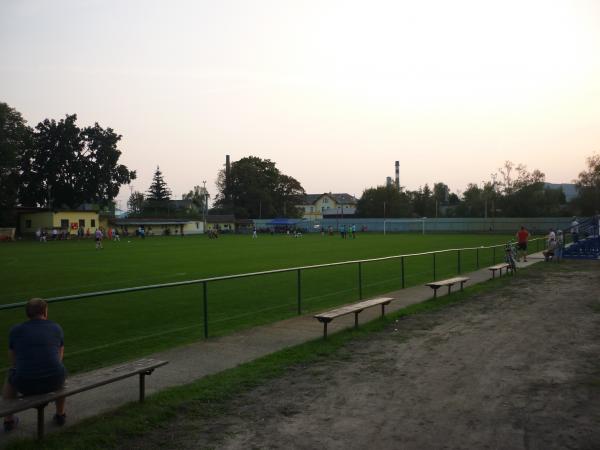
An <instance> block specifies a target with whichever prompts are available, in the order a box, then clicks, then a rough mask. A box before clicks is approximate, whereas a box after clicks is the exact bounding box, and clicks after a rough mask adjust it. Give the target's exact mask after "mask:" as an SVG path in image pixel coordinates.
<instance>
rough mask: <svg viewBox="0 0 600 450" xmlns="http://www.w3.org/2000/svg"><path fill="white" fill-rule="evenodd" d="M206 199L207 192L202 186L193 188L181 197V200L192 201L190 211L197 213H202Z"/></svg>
mask: <svg viewBox="0 0 600 450" xmlns="http://www.w3.org/2000/svg"><path fill="white" fill-rule="evenodd" d="M207 198H208V192H207V190H206V188H204V187H202V186H194V189H192V190H191V191H189V192H187V193H185V194H183V195H182V199H183V200H191V201H192V209H193V210H194V212H197V213H201V212H202V211H204V203H205V201H206V199H207Z"/></svg>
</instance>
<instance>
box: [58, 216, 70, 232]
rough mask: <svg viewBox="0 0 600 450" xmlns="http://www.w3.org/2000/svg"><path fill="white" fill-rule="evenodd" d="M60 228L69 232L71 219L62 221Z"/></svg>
mask: <svg viewBox="0 0 600 450" xmlns="http://www.w3.org/2000/svg"><path fill="white" fill-rule="evenodd" d="M60 228H61V229H62V230H68V229H69V219H60Z"/></svg>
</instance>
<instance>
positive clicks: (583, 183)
mask: <svg viewBox="0 0 600 450" xmlns="http://www.w3.org/2000/svg"><path fill="white" fill-rule="evenodd" d="M587 165H588V169H587V170H586V171H583V172H581V173H580V174H579V179H578V181H577V182H576V186H577V190H578V197H577V198H575V199H574V200H573V201H572V202H571V203H568V204H567V202H566V200H565V195H564V193H563V191H562V190H561V189H560V188H558V189H553V188H550V187H548V186H547V185H546V184H545V176H544V174H543V173H542V172H540V171H539V170H534V171H532V172H529V171H528V170H527V168H526V167H525V166H523V165H521V164H518V165H515V164H514V163H512V162H510V161H507V162H506V163H505V164H504V165H503V166H502V167H501V168H500V169H498V172H497V173H495V174H492V176H491V180H490V181H487V182H484V183H483V184H481V185H479V184H475V183H471V184H469V185H468V186H467V189H466V190H465V191H464V192H463V193H462V195H460V196H459V195H458V194H456V193H451V192H450V191H449V189H448V186H447V185H446V184H444V183H435V184H434V186H433V190H432V189H431V188H430V187H429V186H428V185H427V184H426V185H425V186H424V187H422V188H419V189H418V190H415V191H409V190H403V189H402V190H401V191H398V190H397V189H395V187H393V186H379V187H376V188H369V189H365V191H364V192H363V194H362V196H361V198H360V199H359V201H358V205H357V215H358V216H360V217H390V218H391V217H398V218H402V217H406V218H411V217H542V216H546V217H556V216H569V215H573V214H581V215H592V214H596V213H597V212H598V211H599V210H600V155H594V156H592V157H590V158H588V160H587ZM384 209H385V210H384Z"/></svg>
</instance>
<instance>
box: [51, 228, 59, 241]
mask: <svg viewBox="0 0 600 450" xmlns="http://www.w3.org/2000/svg"><path fill="white" fill-rule="evenodd" d="M52 240H53V241H56V240H58V230H57V229H56V228H52Z"/></svg>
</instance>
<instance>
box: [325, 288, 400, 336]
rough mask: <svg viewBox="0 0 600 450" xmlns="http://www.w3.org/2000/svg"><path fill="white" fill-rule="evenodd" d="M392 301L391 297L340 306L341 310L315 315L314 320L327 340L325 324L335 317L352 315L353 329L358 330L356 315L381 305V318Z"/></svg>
mask: <svg viewBox="0 0 600 450" xmlns="http://www.w3.org/2000/svg"><path fill="white" fill-rule="evenodd" d="M392 300H393V298H391V297H380V298H373V299H371V300H365V301H363V302H359V303H355V304H353V305H347V306H342V307H341V308H337V309H332V310H331V311H327V312H323V313H320V314H317V315H315V319H317V320H318V321H319V322H321V323H322V324H323V338H324V339H327V324H328V323H329V322H331V321H332V320H333V319H335V318H336V317H341V316H345V315H346V314H352V313H354V327H355V328H358V315H359V314H360V313H361V312H362V311H363V310H364V309H366V308H370V307H371V306H377V305H381V317H383V316H384V315H385V305H389V303H390V302H391V301H392Z"/></svg>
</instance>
